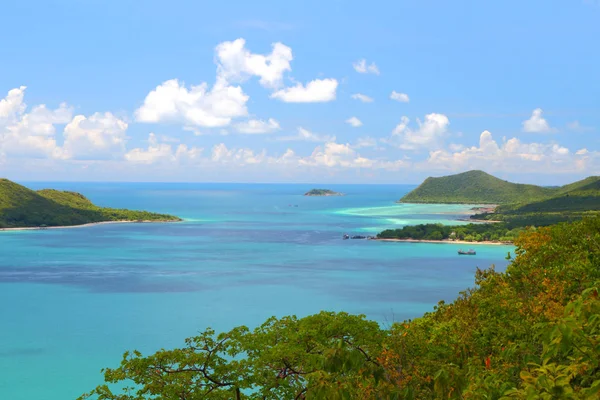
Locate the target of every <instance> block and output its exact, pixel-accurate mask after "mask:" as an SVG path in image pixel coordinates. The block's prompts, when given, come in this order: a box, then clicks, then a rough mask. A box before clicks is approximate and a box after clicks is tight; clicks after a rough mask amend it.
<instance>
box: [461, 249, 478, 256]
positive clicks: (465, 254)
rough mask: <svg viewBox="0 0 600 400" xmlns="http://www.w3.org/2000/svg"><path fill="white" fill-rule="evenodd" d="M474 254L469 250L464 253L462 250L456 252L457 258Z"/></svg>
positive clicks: (473, 251)
mask: <svg viewBox="0 0 600 400" xmlns="http://www.w3.org/2000/svg"><path fill="white" fill-rule="evenodd" d="M475 254H477V253H476V252H475V250H473V249H469V250H467V251H464V250H459V251H458V255H459V256H474V255H475Z"/></svg>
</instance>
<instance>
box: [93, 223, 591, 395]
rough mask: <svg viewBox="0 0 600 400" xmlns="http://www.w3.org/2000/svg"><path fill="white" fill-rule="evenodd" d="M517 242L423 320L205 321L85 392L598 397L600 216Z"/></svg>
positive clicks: (334, 316) (330, 316)
mask: <svg viewBox="0 0 600 400" xmlns="http://www.w3.org/2000/svg"><path fill="white" fill-rule="evenodd" d="M515 244H516V246H517V250H516V252H515V258H514V259H513V261H512V263H511V264H510V265H509V267H508V268H507V270H506V272H504V273H498V272H496V271H495V270H494V269H493V268H491V269H489V270H479V271H477V274H476V286H475V288H473V289H469V290H467V291H465V292H463V293H461V294H460V295H459V297H458V298H457V299H456V300H455V301H454V302H452V303H449V304H446V303H444V302H440V303H439V304H438V305H437V306H436V307H435V309H434V310H433V311H432V312H430V313H427V314H425V315H424V316H423V317H421V318H418V319H415V320H412V321H405V322H403V323H396V324H393V325H392V326H391V327H390V328H389V329H381V328H380V327H379V325H378V324H377V323H375V322H371V321H368V320H366V319H365V318H364V317H363V316H353V315H349V314H346V313H331V312H321V313H320V314H317V315H313V316H309V317H305V318H301V319H298V318H296V317H284V318H281V319H277V318H271V319H269V320H268V321H267V322H265V323H264V324H263V325H262V326H260V327H258V328H256V329H255V330H254V331H250V330H248V329H247V328H245V327H239V328H235V329H233V330H232V331H230V332H227V333H221V334H216V333H215V332H214V331H212V330H210V329H209V330H207V331H205V332H204V333H202V334H200V335H199V336H196V337H194V338H190V339H188V340H187V341H186V346H185V347H184V348H181V349H174V350H161V351H158V352H156V353H155V354H153V355H150V356H143V355H142V354H140V353H138V352H132V353H126V354H125V356H124V358H123V360H122V362H121V365H120V366H119V367H118V368H116V369H107V370H105V371H104V373H105V380H106V382H107V384H109V385H111V386H108V385H101V386H99V387H97V388H96V389H94V390H93V391H92V392H91V393H89V394H86V395H84V396H83V397H82V398H83V399H85V398H99V399H110V400H141V399H173V400H174V399H179V400H183V399H185V400H192V399H477V400H478V399H598V398H600V296H599V287H600V219H599V218H595V219H586V220H583V221H581V222H577V223H572V224H561V225H557V226H553V227H549V228H538V229H537V230H535V231H534V230H530V231H528V232H526V233H524V234H522V235H521V236H519V238H517V239H516V241H515ZM113 384H120V385H128V386H129V388H125V389H118V390H117V389H115V388H116V386H115V385H113ZM120 387H122V386H120Z"/></svg>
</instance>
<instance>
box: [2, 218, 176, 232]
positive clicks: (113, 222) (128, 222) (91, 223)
mask: <svg viewBox="0 0 600 400" xmlns="http://www.w3.org/2000/svg"><path fill="white" fill-rule="evenodd" d="M181 221H182V220H170V221H152V220H143V221H127V220H122V221H101V222H90V223H88V224H81V225H63V226H47V227H44V228H40V227H36V226H23V227H20V228H0V232H4V231H6V232H11V231H43V230H47V229H73V228H88V227H90V226H95V225H106V224H164V223H171V222H181Z"/></svg>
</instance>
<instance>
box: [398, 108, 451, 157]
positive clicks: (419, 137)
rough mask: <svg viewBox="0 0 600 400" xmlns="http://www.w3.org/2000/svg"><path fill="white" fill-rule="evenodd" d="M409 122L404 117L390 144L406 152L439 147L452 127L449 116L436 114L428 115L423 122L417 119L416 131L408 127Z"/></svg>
mask: <svg viewBox="0 0 600 400" xmlns="http://www.w3.org/2000/svg"><path fill="white" fill-rule="evenodd" d="M409 122H410V120H409V119H408V117H402V118H401V120H400V123H399V124H398V125H397V126H396V127H395V128H394V131H393V132H392V139H391V140H389V141H388V142H389V143H391V144H396V145H397V146H398V147H400V148H401V149H405V150H416V149H419V148H429V149H431V148H434V147H438V146H439V144H440V141H441V139H443V137H444V135H445V134H446V132H447V131H448V125H450V120H449V119H448V117H447V116H445V115H444V114H436V113H431V114H427V115H426V116H425V121H423V122H422V121H421V120H420V119H418V118H417V124H418V126H419V127H418V129H416V130H414V129H411V128H410V127H409V126H408V124H409Z"/></svg>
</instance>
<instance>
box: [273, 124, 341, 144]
mask: <svg viewBox="0 0 600 400" xmlns="http://www.w3.org/2000/svg"><path fill="white" fill-rule="evenodd" d="M277 140H281V141H302V142H333V141H335V136H329V135H319V134H317V133H313V132H311V131H309V130H308V129H305V128H302V127H298V134H297V135H294V136H281V137H279V138H277Z"/></svg>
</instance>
